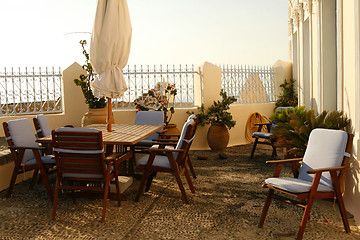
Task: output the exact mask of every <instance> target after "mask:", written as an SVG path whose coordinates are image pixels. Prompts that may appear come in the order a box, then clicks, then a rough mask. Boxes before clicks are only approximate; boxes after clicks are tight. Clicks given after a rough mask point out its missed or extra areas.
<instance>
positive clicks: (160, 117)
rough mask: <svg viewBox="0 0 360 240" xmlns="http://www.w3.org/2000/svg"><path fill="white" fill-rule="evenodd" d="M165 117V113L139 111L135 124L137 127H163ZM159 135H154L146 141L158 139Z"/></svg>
mask: <svg viewBox="0 0 360 240" xmlns="http://www.w3.org/2000/svg"><path fill="white" fill-rule="evenodd" d="M164 119H165V115H164V112H163V111H139V112H137V113H136V118H135V124H136V125H163V124H164ZM158 138H159V134H158V133H154V134H153V135H151V136H149V137H147V138H146V140H153V139H158Z"/></svg>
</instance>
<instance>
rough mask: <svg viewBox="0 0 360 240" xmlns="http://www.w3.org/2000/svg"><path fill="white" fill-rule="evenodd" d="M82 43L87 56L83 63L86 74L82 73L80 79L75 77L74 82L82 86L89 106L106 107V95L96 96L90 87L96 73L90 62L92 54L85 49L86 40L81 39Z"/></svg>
mask: <svg viewBox="0 0 360 240" xmlns="http://www.w3.org/2000/svg"><path fill="white" fill-rule="evenodd" d="M80 44H81V47H82V49H83V54H84V56H85V64H84V65H82V68H83V69H84V70H85V71H86V75H85V74H80V76H79V78H80V79H74V82H75V84H76V85H77V86H80V87H81V91H82V93H83V95H84V97H85V103H86V104H87V105H88V106H89V108H91V109H94V108H104V107H106V99H105V98H104V97H102V98H98V97H95V96H94V94H93V92H92V90H91V88H90V83H91V82H92V81H94V78H95V73H94V70H93V68H92V66H91V63H90V56H89V54H88V53H87V52H86V50H85V46H86V40H80Z"/></svg>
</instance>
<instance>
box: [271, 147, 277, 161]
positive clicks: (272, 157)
mask: <svg viewBox="0 0 360 240" xmlns="http://www.w3.org/2000/svg"><path fill="white" fill-rule="evenodd" d="M271 147H272V149H273V150H272V153H271V159H274V157H276V156H277V152H276V147H275V146H274V145H272V144H271Z"/></svg>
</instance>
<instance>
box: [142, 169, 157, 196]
mask: <svg viewBox="0 0 360 240" xmlns="http://www.w3.org/2000/svg"><path fill="white" fill-rule="evenodd" d="M156 174H157V172H152V173H151V174H150V175H149V177H148V178H147V181H146V185H145V192H148V191H149V190H150V187H151V184H152V181H153V179H154V178H155V177H156Z"/></svg>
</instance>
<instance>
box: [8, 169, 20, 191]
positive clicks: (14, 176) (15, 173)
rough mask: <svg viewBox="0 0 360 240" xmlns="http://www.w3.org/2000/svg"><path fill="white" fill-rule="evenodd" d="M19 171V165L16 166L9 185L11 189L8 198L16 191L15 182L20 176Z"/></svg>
mask: <svg viewBox="0 0 360 240" xmlns="http://www.w3.org/2000/svg"><path fill="white" fill-rule="evenodd" d="M19 169H20V165H19V166H17V165H15V166H14V171H13V174H12V176H11V180H10V185H9V188H8V192H7V194H6V197H7V198H9V197H11V192H12V190H13V189H14V186H15V181H16V177H17V175H18V172H19Z"/></svg>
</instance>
